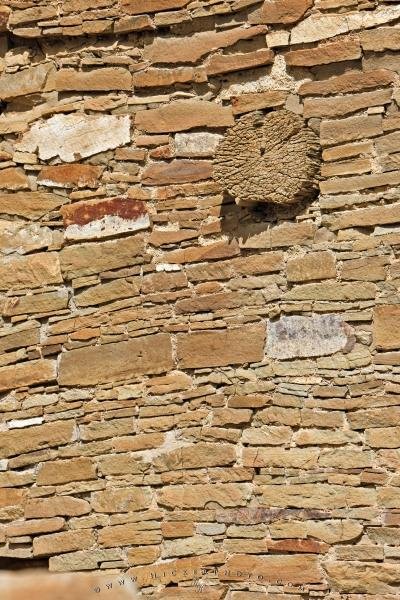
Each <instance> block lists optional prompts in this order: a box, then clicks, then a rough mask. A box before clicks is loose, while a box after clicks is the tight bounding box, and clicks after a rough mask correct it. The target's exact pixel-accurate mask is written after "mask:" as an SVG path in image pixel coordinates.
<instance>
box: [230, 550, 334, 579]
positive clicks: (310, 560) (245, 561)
mask: <svg viewBox="0 0 400 600" xmlns="http://www.w3.org/2000/svg"><path fill="white" fill-rule="evenodd" d="M249 575H250V581H254V582H256V581H257V582H258V583H259V582H260V581H268V582H269V583H272V584H273V583H276V582H278V581H282V582H291V583H292V584H296V583H297V584H300V583H307V582H308V583H317V582H321V581H322V577H323V576H322V571H321V570H320V567H319V564H318V559H317V557H315V556H302V555H301V554H299V555H294V556H284V557H282V556H248V555H246V554H236V555H234V556H231V557H230V558H228V560H227V561H226V563H225V564H224V566H223V567H220V568H219V569H218V576H219V579H220V580H221V581H248V580H249Z"/></svg>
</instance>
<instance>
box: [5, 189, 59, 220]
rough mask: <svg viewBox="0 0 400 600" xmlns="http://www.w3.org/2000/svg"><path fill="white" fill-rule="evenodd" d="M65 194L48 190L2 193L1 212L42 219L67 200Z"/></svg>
mask: <svg viewBox="0 0 400 600" xmlns="http://www.w3.org/2000/svg"><path fill="white" fill-rule="evenodd" d="M65 200H66V199H65V197H64V196H57V195H56V194H50V193H48V192H15V193H14V194H3V193H1V194H0V214H4V215H18V216H19V217H24V218H25V219H32V220H36V219H40V217H43V216H44V215H46V214H47V213H49V212H51V211H53V210H56V209H57V208H58V207H59V206H60V205H61V204H63V203H64V202H65Z"/></svg>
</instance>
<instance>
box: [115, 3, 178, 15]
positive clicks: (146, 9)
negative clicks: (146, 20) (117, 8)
mask: <svg viewBox="0 0 400 600" xmlns="http://www.w3.org/2000/svg"><path fill="white" fill-rule="evenodd" d="M188 3H189V0H122V2H121V6H122V9H123V11H124V12H126V13H127V14H128V15H139V14H141V13H152V12H159V11H164V10H176V9H178V8H182V7H183V6H186V4H188Z"/></svg>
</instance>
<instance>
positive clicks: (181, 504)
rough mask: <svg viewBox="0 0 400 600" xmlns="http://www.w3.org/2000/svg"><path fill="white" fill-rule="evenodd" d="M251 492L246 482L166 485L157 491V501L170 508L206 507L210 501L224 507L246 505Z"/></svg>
mask: <svg viewBox="0 0 400 600" xmlns="http://www.w3.org/2000/svg"><path fill="white" fill-rule="evenodd" d="M250 494H251V487H250V485H248V484H246V483H221V484H219V485H215V484H214V485H213V484H198V485H171V486H164V487H163V488H162V489H160V490H158V492H157V501H158V503H159V504H160V505H162V506H167V507H169V508H175V509H176V508H182V509H189V508H205V507H206V505H207V504H208V503H210V502H211V503H216V504H218V505H219V506H222V507H231V506H244V505H245V504H246V503H247V500H248V498H249V497H250Z"/></svg>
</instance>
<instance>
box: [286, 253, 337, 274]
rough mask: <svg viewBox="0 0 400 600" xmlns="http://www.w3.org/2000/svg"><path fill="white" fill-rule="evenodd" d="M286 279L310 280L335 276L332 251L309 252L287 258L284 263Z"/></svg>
mask: <svg viewBox="0 0 400 600" xmlns="http://www.w3.org/2000/svg"><path fill="white" fill-rule="evenodd" d="M286 273H287V278H288V281H312V280H313V279H332V278H335V277H336V265H335V256H334V254H333V253H332V252H330V251H326V252H310V253H308V254H305V255H304V256H296V257H294V258H292V259H289V260H288V262H287V265H286Z"/></svg>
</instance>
